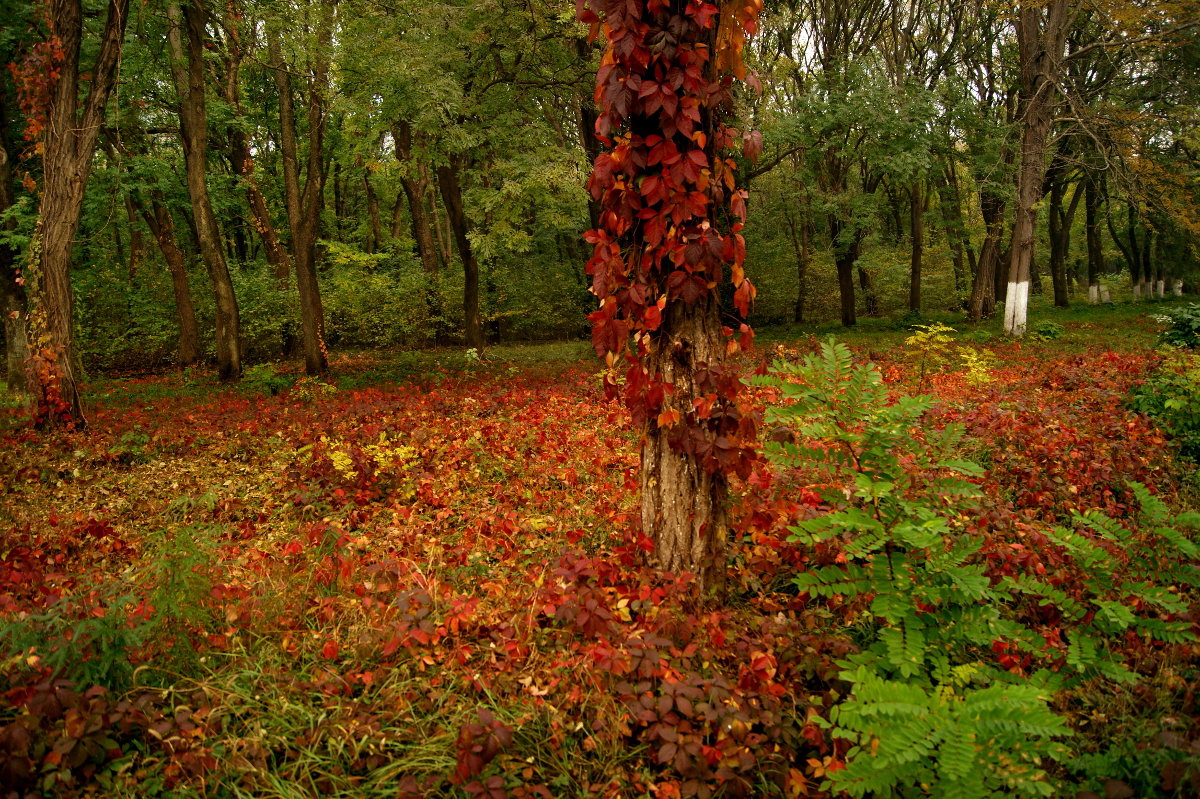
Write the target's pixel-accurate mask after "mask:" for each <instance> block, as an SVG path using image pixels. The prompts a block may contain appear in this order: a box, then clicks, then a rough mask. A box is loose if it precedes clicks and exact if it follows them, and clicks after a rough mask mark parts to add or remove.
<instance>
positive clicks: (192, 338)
mask: <svg viewBox="0 0 1200 799" xmlns="http://www.w3.org/2000/svg"><path fill="white" fill-rule="evenodd" d="M134 204H135V206H136V207H137V209H138V210H139V211H140V212H141V215H142V218H143V219H144V220H145V221H146V227H148V228H150V232H151V234H153V236H154V240H155V242H157V243H158V249H159V251H160V252H161V253H162V256H163V260H164V261H166V263H167V271H168V272H170V273H171V289H172V291H173V293H174V295H175V318H176V320H177V322H178V324H179V351H178V358H179V365H180V366H191V365H192V364H194V363H195V362H196V361H198V360H199V359H200V345H199V340H200V336H199V332H198V330H197V327H196V310H195V306H193V304H192V289H191V285H190V284H189V283H188V273H187V266H186V264H185V262H184V256H183V250H182V249H180V247H179V241H178V239H177V238H176V236H175V219H174V218H173V217H172V216H171V211H170V210H169V209H168V208H167V206H166V201H165V199H164V198H163V196H162V192H161V191H159V190H158V189H155V190H154V192H153V199H152V200H151V203H150V208H147V207H146V205H145V203H142V202H137V201H134Z"/></svg>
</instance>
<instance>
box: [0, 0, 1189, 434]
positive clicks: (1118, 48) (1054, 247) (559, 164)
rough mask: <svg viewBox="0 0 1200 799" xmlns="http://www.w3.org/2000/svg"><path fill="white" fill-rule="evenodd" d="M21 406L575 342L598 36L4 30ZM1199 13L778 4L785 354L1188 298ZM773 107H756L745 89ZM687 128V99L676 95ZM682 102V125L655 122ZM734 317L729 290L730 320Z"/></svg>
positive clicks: (2, 252) (535, 27)
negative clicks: (931, 323)
mask: <svg viewBox="0 0 1200 799" xmlns="http://www.w3.org/2000/svg"><path fill="white" fill-rule="evenodd" d="M0 8H2V10H3V13H2V14H0V16H2V17H3V19H4V20H5V23H4V27H3V32H2V33H0V60H3V62H4V63H5V64H8V65H11V66H10V67H9V68H8V69H7V70H6V71H5V73H4V75H3V79H2V80H0V212H2V214H3V216H2V217H0V220H2V225H0V227H2V229H0V302H2V305H3V311H4V319H5V325H4V339H5V343H6V351H7V355H8V358H7V364H8V381H9V384H10V386H12V387H14V388H17V387H19V386H22V385H24V384H26V382H28V383H29V386H30V388H31V389H33V390H34V392H35V394H36V396H37V397H38V399H39V408H40V410H39V413H40V414H41V416H42V420H43V421H44V422H47V423H53V422H55V421H66V420H71V419H75V420H78V419H80V418H81V406H80V403H79V398H78V394H77V390H76V388H75V383H76V380H77V376H78V374H79V372H80V369H81V368H83V367H84V366H89V365H90V366H97V365H98V366H109V367H111V366H139V365H143V364H146V363H161V362H167V361H173V362H175V363H178V364H179V365H182V366H188V365H191V364H194V363H197V362H199V361H213V362H215V363H216V365H217V368H218V371H219V373H220V375H221V377H222V378H223V379H226V380H234V379H236V378H237V377H238V376H239V374H240V372H241V370H242V368H243V366H244V364H245V363H246V361H247V360H248V359H251V360H252V359H263V358H271V357H277V356H279V355H281V354H283V355H293V354H294V355H297V356H300V355H302V356H303V358H304V361H305V365H306V368H307V370H308V371H309V372H310V373H320V372H322V371H324V370H325V369H326V368H327V362H328V353H329V351H330V349H333V348H338V347H363V346H365V347H378V346H415V345H423V344H430V343H452V342H462V343H465V344H466V345H467V346H470V347H475V348H477V349H480V348H482V347H484V346H485V345H486V343H487V342H488V341H492V340H497V339H507V338H533V337H546V336H562V335H578V334H580V333H582V332H583V329H584V328H583V325H584V322H583V318H584V316H585V314H587V313H589V312H591V311H593V310H594V309H595V305H596V300H595V298H594V297H591V296H590V295H589V294H588V288H589V284H590V278H589V276H588V275H586V274H585V273H584V264H585V262H586V261H587V259H588V256H589V254H590V250H589V248H587V246H586V245H585V244H584V243H583V241H582V239H581V233H582V232H583V231H584V230H586V229H589V228H597V227H599V223H600V219H599V215H600V213H601V208H600V205H599V202H598V198H597V197H593V196H591V195H590V194H589V192H588V191H587V178H588V175H589V173H590V172H591V169H592V165H593V163H594V162H595V161H596V158H597V156H598V155H600V144H599V142H598V140H597V139H596V137H595V135H594V131H595V129H596V122H597V118H598V110H597V106H596V104H595V102H594V99H593V90H594V86H595V75H596V69H597V65H598V62H599V57H600V56H599V54H600V48H601V46H602V41H603V35H601V39H600V40H599V41H595V42H592V41H589V38H588V28H587V26H585V25H581V24H580V23H579V22H578V21H577V20H576V16H575V8H574V5H573V4H571V3H565V2H555V3H550V2H546V1H545V0H530V1H529V2H522V3H500V2H494V1H491V0H482V1H480V0H476V2H448V3H440V4H429V3H420V2H414V1H412V0H226V1H225V2H217V0H171V2H163V3H129V2H128V0H105V2H101V1H100V0H37V1H34V0H4V2H3V3H2V5H0ZM1197 20H1200V8H1198V4H1197V3H1195V2H1189V1H1187V0H1185V1H1183V2H1161V1H1156V2H1150V0H1146V1H1145V2H1136V3H1125V2H1121V3H1117V2H1109V0H1093V1H1092V2H1084V0H1039V1H1038V2H1020V3H1017V4H1015V5H1014V6H1013V7H1011V8H1010V7H1007V6H998V5H996V4H992V3H984V2H964V3H955V4H945V3H933V2H930V1H929V0H905V1H904V2H896V1H895V0H839V2H832V0H777V1H776V2H771V3H768V4H767V6H766V8H765V10H764V12H763V14H762V16H761V20H760V26H761V29H760V31H759V34H758V35H757V36H756V37H755V38H754V39H753V41H752V44H751V45H750V48H749V49H748V51H747V61H748V62H749V64H750V67H751V68H752V70H754V72H756V73H757V75H758V78H757V81H758V82H761V91H755V90H754V89H753V88H751V89H748V90H745V91H742V90H740V89H739V94H738V96H737V110H738V113H739V115H740V116H741V117H743V119H744V127H746V128H749V127H757V128H758V129H760V130H761V131H762V134H763V137H764V140H765V148H764V152H763V154H762V157H761V158H760V159H759V160H758V161H757V163H750V162H749V161H745V162H740V161H739V163H738V164H737V167H738V170H739V174H740V175H741V176H742V178H743V179H744V180H745V181H746V182H747V183H748V184H749V187H750V190H751V194H750V201H749V206H748V213H749V219H748V223H747V227H746V232H745V236H746V246H747V248H748V252H749V256H748V259H747V272H748V273H749V274H750V275H751V276H752V277H754V279H755V282H756V283H757V284H758V285H759V299H758V305H757V307H756V308H755V309H754V311H753V312H752V314H751V318H752V320H753V321H756V322H758V323H759V324H761V323H764V322H766V323H782V322H792V321H795V322H801V321H808V320H814V319H822V318H828V317H833V318H839V317H840V319H841V321H842V322H843V323H844V324H847V325H851V324H855V322H856V320H857V319H858V317H859V316H860V315H863V314H865V315H877V314H884V313H889V312H894V311H902V310H908V311H912V312H920V311H922V310H930V309H935V308H936V309H947V308H953V309H961V310H964V311H965V312H966V313H968V314H969V316H970V317H971V318H973V319H981V318H984V317H987V316H990V315H992V314H994V313H996V310H997V305H998V303H1000V302H1004V309H1005V316H1006V324H1007V327H1008V329H1009V330H1010V332H1013V333H1018V334H1019V333H1020V332H1022V331H1023V329H1024V327H1025V325H1026V316H1025V306H1026V303H1027V301H1028V297H1029V294H1030V293H1037V292H1039V291H1046V292H1048V293H1052V295H1053V300H1054V303H1055V304H1057V305H1066V304H1068V303H1069V302H1072V301H1075V300H1079V301H1089V300H1090V301H1092V302H1098V301H1101V300H1102V299H1104V298H1105V296H1106V295H1107V293H1109V292H1111V291H1114V290H1116V288H1117V286H1116V284H1115V283H1113V282H1112V280H1111V279H1110V278H1109V277H1108V276H1109V275H1114V274H1115V273H1118V272H1123V273H1124V274H1125V276H1126V277H1125V279H1126V280H1128V281H1129V285H1130V289H1129V290H1130V291H1131V293H1132V294H1133V296H1134V297H1141V298H1147V297H1151V296H1163V295H1164V294H1169V293H1171V292H1172V291H1182V290H1183V289H1184V288H1185V287H1186V285H1187V284H1188V283H1189V282H1191V281H1193V280H1194V279H1195V278H1194V275H1195V272H1196V265H1197V237H1198V236H1200V198H1198V196H1197V182H1196V177H1197V175H1198V174H1200V151H1198V150H1200V138H1198V136H1197V118H1196V111H1195V109H1196V107H1197V105H1198V104H1200V97H1198V96H1197V95H1198V94H1200V88H1198V83H1197V80H1196V76H1197V68H1198V67H1200V45H1198V44H1197V43H1196V42H1197V40H1198V38H1200V37H1197ZM750 78H751V81H750V82H751V83H752V84H753V83H755V79H754V76H753V74H752V75H751V76H750ZM672 96H673V95H672ZM663 101H664V102H670V100H668V99H666V95H664V100H663ZM723 302H724V303H725V305H726V306H727V308H726V310H727V312H728V313H729V314H730V315H731V317H732V316H734V315H736V309H735V307H734V302H733V297H732V293H731V292H730V295H729V296H726V297H724V298H723Z"/></svg>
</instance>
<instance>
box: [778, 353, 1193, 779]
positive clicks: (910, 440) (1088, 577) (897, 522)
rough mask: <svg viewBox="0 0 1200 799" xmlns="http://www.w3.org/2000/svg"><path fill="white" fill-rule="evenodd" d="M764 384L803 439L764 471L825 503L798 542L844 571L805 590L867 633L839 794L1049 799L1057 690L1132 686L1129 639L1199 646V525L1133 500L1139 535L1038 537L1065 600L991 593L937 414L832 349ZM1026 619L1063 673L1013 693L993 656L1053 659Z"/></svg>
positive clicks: (1114, 529)
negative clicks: (1054, 651) (808, 489)
mask: <svg viewBox="0 0 1200 799" xmlns="http://www.w3.org/2000/svg"><path fill="white" fill-rule="evenodd" d="M935 343H936V340H935ZM759 382H760V383H761V384H765V385H769V386H772V387H774V388H777V389H778V390H779V391H780V393H781V395H782V397H783V400H784V404H783V405H780V406H778V407H774V408H771V409H769V410H768V411H767V414H766V418H767V421H768V422H769V423H771V424H773V425H783V426H786V427H788V428H790V429H791V431H792V433H793V435H792V436H785V437H783V438H784V439H785V440H783V441H782V442H780V443H776V442H771V443H769V444H768V445H767V457H768V458H769V459H770V460H771V461H772V462H773V463H775V464H776V465H777V466H779V467H783V468H787V469H797V470H809V473H810V477H809V479H810V480H811V482H814V483H816V484H819V485H825V486H828V488H827V489H826V491H825V494H824V499H825V501H826V503H827V504H828V505H829V508H830V510H829V511H828V512H827V513H823V514H820V515H817V516H814V517H812V518H810V519H806V520H803V521H801V522H799V523H798V524H796V525H795V526H793V527H790V528H789V529H790V531H791V533H792V540H793V541H798V542H801V543H803V544H806V545H808V546H810V547H812V548H813V549H814V550H816V551H820V550H824V551H829V550H830V549H832V550H833V551H835V552H837V553H838V556H837V559H836V560H835V562H834V563H832V564H831V565H824V566H815V567H813V568H811V569H810V570H808V571H805V572H802V573H800V574H798V575H796V577H795V578H794V582H795V584H796V586H797V587H798V588H799V589H800V590H801V591H804V592H806V593H808V594H809V595H810V596H812V597H822V598H829V599H835V598H836V600H837V601H838V603H839V604H840V605H842V606H848V607H850V608H859V609H861V610H860V611H858V615H859V618H858V619H857V622H858V623H859V624H860V625H863V626H864V627H865V629H866V630H867V631H868V633H869V637H868V639H867V640H866V641H865V642H864V643H863V645H862V650H861V651H860V652H858V653H857V654H854V655H851V656H850V657H848V658H847V659H846V661H845V662H844V663H843V664H842V667H843V669H844V671H843V672H842V675H841V676H842V678H843V679H846V680H848V681H849V682H850V683H851V684H852V692H853V693H852V696H851V697H850V698H849V699H848V700H846V701H845V702H844V703H843V704H842V705H840V706H839V707H838V708H837V709H836V711H835V712H834V713H833V714H832V715H831V719H830V720H831V723H832V725H833V729H834V733H835V735H837V736H840V737H842V738H846V739H848V740H849V741H851V742H852V744H853V748H852V749H851V750H850V752H849V754H848V760H849V763H848V766H847V768H846V769H845V770H843V771H835V772H833V773H832V774H831V775H830V778H831V781H832V784H833V786H834V787H836V788H839V789H842V790H845V791H846V792H848V793H849V794H850V795H852V796H866V795H868V794H872V793H878V794H885V793H899V794H901V795H904V794H906V793H907V792H908V791H910V790H916V789H917V786H921V788H922V789H923V790H926V791H931V792H932V793H933V794H934V795H938V796H963V797H984V796H1012V795H1020V796H1049V795H1052V794H1053V793H1054V786H1053V784H1052V782H1051V780H1050V777H1049V776H1048V774H1047V772H1046V770H1045V766H1046V762H1047V761H1048V760H1054V759H1061V757H1062V755H1063V754H1064V752H1065V751H1066V750H1065V748H1064V747H1063V746H1062V745H1061V744H1060V743H1058V742H1057V741H1056V739H1058V738H1060V737H1063V736H1064V735H1067V734H1068V729H1067V727H1066V723H1065V721H1064V720H1063V719H1062V718H1059V717H1058V716H1056V715H1055V714H1054V713H1053V712H1052V711H1051V710H1050V708H1049V707H1048V706H1047V701H1048V699H1049V697H1050V695H1051V692H1052V689H1056V688H1059V687H1062V686H1074V685H1079V684H1082V683H1083V682H1085V681H1088V680H1094V679H1097V678H1099V679H1102V680H1108V681H1113V682H1118V683H1126V682H1131V681H1133V680H1135V679H1136V675H1135V674H1134V673H1133V672H1132V671H1131V670H1130V668H1129V666H1128V664H1126V663H1125V660H1124V654H1123V651H1122V650H1123V647H1124V643H1125V642H1126V640H1127V636H1129V635H1136V636H1137V637H1139V638H1143V637H1144V638H1147V639H1149V640H1154V641H1160V642H1165V643H1180V642H1186V641H1191V640H1193V638H1194V635H1193V633H1192V631H1191V624H1190V623H1189V622H1187V621H1183V620H1181V619H1182V617H1183V616H1184V614H1186V613H1187V610H1188V603H1187V601H1186V599H1184V598H1183V596H1182V595H1181V593H1182V592H1181V589H1183V588H1184V587H1187V588H1195V587H1197V586H1200V571H1198V570H1197V567H1196V565H1195V558H1196V555H1197V554H1198V552H1200V549H1198V548H1197V547H1196V545H1195V544H1194V543H1193V542H1192V540H1191V538H1190V537H1189V535H1188V533H1186V532H1184V531H1189V530H1194V529H1195V528H1197V526H1198V525H1200V515H1196V514H1185V515H1182V516H1178V517H1172V516H1171V514H1170V513H1169V512H1168V509H1167V507H1166V505H1164V504H1163V502H1162V501H1161V500H1159V499H1157V498H1156V497H1154V496H1153V495H1151V494H1150V492H1149V491H1148V490H1147V489H1146V488H1145V487H1144V486H1142V485H1141V484H1138V483H1132V484H1130V491H1131V493H1132V494H1133V496H1134V498H1135V499H1136V500H1137V502H1138V504H1139V506H1140V508H1141V512H1140V517H1139V518H1138V519H1136V520H1134V521H1133V522H1131V523H1129V524H1124V523H1122V522H1119V521H1116V520H1114V519H1111V518H1108V517H1106V516H1104V515H1103V514H1100V513H1088V514H1083V515H1081V516H1079V517H1077V519H1076V525H1075V527H1074V528H1072V529H1055V530H1052V531H1049V532H1047V533H1045V539H1046V545H1045V551H1044V552H1043V557H1046V558H1051V559H1053V562H1055V563H1059V564H1062V567H1063V568H1069V569H1071V572H1070V573H1071V575H1072V577H1071V579H1070V581H1069V582H1064V581H1063V580H1062V579H1061V578H1056V577H1054V576H1053V575H1050V574H1047V575H1039V574H1038V573H1036V572H1033V571H1026V572H1022V573H1020V574H1018V575H1016V576H1003V577H997V576H996V575H994V574H993V573H991V572H989V571H988V568H987V565H986V559H985V557H984V555H985V548H984V547H985V539H984V537H983V536H980V535H978V534H973V533H972V534H968V533H967V532H966V530H965V529H964V526H965V525H964V520H966V519H970V518H972V517H973V516H975V515H977V514H976V510H977V502H976V500H977V498H978V496H979V492H978V489H977V488H976V487H975V485H973V484H972V483H971V482H969V481H968V479H966V478H972V477H978V476H980V475H981V473H982V470H981V469H980V468H979V467H978V466H976V465H975V464H973V463H969V462H965V461H961V460H958V459H956V458H955V457H954V453H955V450H956V448H957V446H958V442H959V437H960V431H959V430H958V429H957V428H955V427H953V426H947V427H946V428H944V429H942V430H940V431H939V430H936V429H933V428H932V427H930V426H928V425H926V424H923V418H922V417H923V415H924V414H925V413H926V411H928V410H929V409H930V408H931V407H932V401H931V400H930V398H928V397H921V396H917V397H905V396H901V397H891V396H890V395H889V392H888V390H887V387H886V386H885V385H884V384H883V380H882V377H881V375H880V373H879V371H878V369H877V368H875V367H874V366H873V365H856V364H855V363H854V362H853V359H852V356H851V353H850V351H849V349H847V348H846V347H845V346H844V345H841V344H837V343H834V342H832V341H831V342H827V343H825V344H823V345H822V346H821V348H820V351H819V352H818V353H816V354H813V355H809V356H807V357H805V359H804V360H803V361H802V362H801V363H798V364H797V363H789V362H777V363H776V364H775V365H774V367H773V369H772V372H771V374H770V375H769V376H768V377H766V378H763V379H761V380H760V381H759ZM793 442H794V443H793ZM811 472H815V474H811ZM1031 602H1032V603H1033V605H1037V606H1042V607H1052V608H1054V609H1056V611H1057V613H1058V614H1059V616H1060V621H1059V622H1058V625H1059V627H1060V628H1061V629H1062V630H1063V631H1065V632H1066V635H1065V637H1064V640H1065V641H1066V647H1065V649H1064V650H1063V652H1062V656H1061V659H1060V660H1059V661H1058V662H1057V663H1052V664H1051V665H1053V666H1054V667H1055V668H1056V669H1060V670H1061V671H1062V673H1061V674H1057V675H1056V674H1053V673H1051V672H1047V671H1040V672H1037V673H1035V674H1032V675H1029V676H1026V677H1024V678H1023V681H1022V682H1020V683H1015V682H1014V679H1015V678H1014V676H1013V674H1011V673H1009V672H1008V671H1005V670H1003V669H1001V668H1000V667H999V666H997V665H994V664H993V662H992V661H993V658H992V657H991V654H992V652H995V651H1008V649H1009V648H1010V647H1011V648H1013V649H1015V650H1018V651H1023V652H1025V653H1027V654H1029V655H1032V656H1039V657H1040V656H1041V655H1042V653H1044V652H1045V651H1046V650H1047V647H1049V646H1050V642H1049V640H1048V639H1047V638H1044V637H1043V636H1042V635H1041V634H1039V633H1038V632H1036V631H1035V630H1036V629H1037V625H1036V624H1035V623H1033V622H1032V621H1031V619H1033V618H1035V617H1036V614H1034V615H1032V616H1031V615H1026V614H1025V610H1026V609H1028V608H1030V607H1031V604H1030V603H1031ZM848 621H850V622H851V623H853V622H854V621H855V619H853V617H852V618H851V619H849V620H848ZM997 647H999V649H997ZM989 650H990V651H989Z"/></svg>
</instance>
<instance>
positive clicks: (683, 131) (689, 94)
mask: <svg viewBox="0 0 1200 799" xmlns="http://www.w3.org/2000/svg"><path fill="white" fill-rule="evenodd" d="M761 10H762V2H761V0H737V1H736V2H729V3H723V4H721V5H720V7H718V6H717V5H714V4H712V3H707V2H696V1H695V0H691V1H690V2H688V1H686V0H673V2H667V1H666V0H647V1H646V2H642V0H587V1H586V2H580V4H579V18H580V20H581V21H583V22H585V23H589V24H591V25H592V36H595V35H596V34H597V33H599V32H601V31H603V34H604V38H605V41H606V42H607V46H606V48H605V51H604V55H603V58H602V60H601V64H600V68H599V70H598V72H597V75H596V94H595V99H596V103H597V105H598V106H599V110H600V115H599V118H598V121H597V123H596V135H597V136H598V137H599V138H600V141H601V142H602V143H603V144H604V146H605V149H604V151H603V152H601V153H600V155H599V156H597V158H596V160H595V164H594V168H593V172H592V176H591V180H590V181H589V190H590V191H591V193H592V196H593V198H595V199H596V200H597V201H598V202H599V203H600V206H601V213H600V217H599V220H600V225H599V227H598V228H596V229H595V230H591V231H589V232H588V233H587V235H586V239H587V241H588V242H590V243H591V244H593V245H594V251H593V254H592V257H591V259H590V260H589V261H588V265H587V271H588V273H589V274H590V275H592V292H593V293H594V294H595V295H596V296H597V298H599V300H600V307H599V309H597V310H596V311H595V312H594V313H592V314H591V315H590V317H589V319H590V320H591V322H592V341H593V344H594V345H595V348H596V352H597V354H598V355H599V356H601V357H603V358H604V359H605V360H606V363H607V364H608V366H609V375H608V378H607V380H606V384H607V387H608V390H609V393H610V395H613V396H615V395H616V394H617V393H618V392H619V391H621V389H620V387H619V386H618V382H619V381H618V378H617V374H618V372H617V365H618V363H619V362H620V361H622V360H624V361H625V362H626V368H625V372H624V388H623V397H624V401H625V405H626V406H627V407H628V408H629V410H630V411H631V413H632V415H633V419H634V421H635V423H637V424H639V425H641V426H642V430H643V434H644V439H643V445H642V480H641V483H642V524H643V528H644V531H645V532H646V533H647V535H649V536H650V537H651V538H652V539H653V540H654V543H655V551H656V554H657V556H658V558H659V560H660V562H661V563H662V565H663V566H664V567H665V568H668V569H684V570H689V571H693V572H695V573H696V574H697V575H698V577H699V579H700V581H701V582H702V583H709V584H711V583H713V582H717V581H719V580H720V575H721V573H722V568H721V566H722V559H723V541H724V538H725V527H726V525H725V511H724V504H725V496H726V492H727V488H726V480H727V476H728V475H730V474H741V475H743V476H744V475H746V474H748V472H749V469H750V464H751V463H752V461H753V458H754V450H753V448H752V444H753V439H754V435H755V425H754V421H753V418H752V417H751V416H750V415H749V414H746V413H744V412H743V411H742V410H741V409H740V408H739V406H738V403H737V397H738V393H739V390H740V388H741V385H742V384H741V382H740V380H739V378H738V376H737V374H736V372H735V371H734V370H733V369H731V368H730V367H729V366H727V365H726V363H725V361H726V358H727V357H728V356H730V355H732V354H733V353H735V352H737V350H738V349H739V348H741V347H745V346H747V345H748V344H749V342H750V340H751V337H752V332H751V330H750V328H749V326H747V325H746V324H745V323H744V322H743V321H742V319H744V318H745V316H746V315H747V314H748V313H749V311H750V306H751V304H752V302H753V300H754V286H753V285H752V284H751V282H750V281H749V280H748V279H746V276H745V272H744V268H743V264H744V261H745V257H746V245H745V240H744V238H743V237H742V233H741V231H742V227H743V225H744V223H745V220H746V191H745V190H744V189H742V188H739V186H738V181H737V172H736V162H735V160H734V158H733V150H734V148H735V146H737V145H739V144H740V145H741V148H742V152H743V154H744V156H745V157H747V158H751V159H753V158H755V157H757V155H758V153H759V152H760V151H761V148H762V139H761V136H760V135H759V134H757V133H742V132H740V131H738V130H737V129H735V128H733V127H731V126H730V125H728V124H727V120H728V119H729V118H730V117H731V114H732V107H733V91H734V84H735V80H736V79H743V80H748V81H750V82H752V81H753V78H752V77H748V76H747V74H746V69H745V66H744V64H743V61H742V48H743V45H744V43H745V40H746V37H747V36H749V35H751V34H753V32H754V30H755V26H756V24H757V18H758V14H759V12H760V11H761ZM725 279H728V280H730V281H731V282H732V284H733V288H734V294H733V298H734V299H733V302H734V305H735V307H736V309H737V312H738V314H739V318H737V319H734V318H732V317H730V318H728V319H726V318H723V314H722V310H721V307H720V299H719V296H718V291H719V287H720V286H721V284H722V282H723V281H724V280H725ZM734 325H736V326H737V327H738V330H737V331H735V330H734V329H733V326H734Z"/></svg>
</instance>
